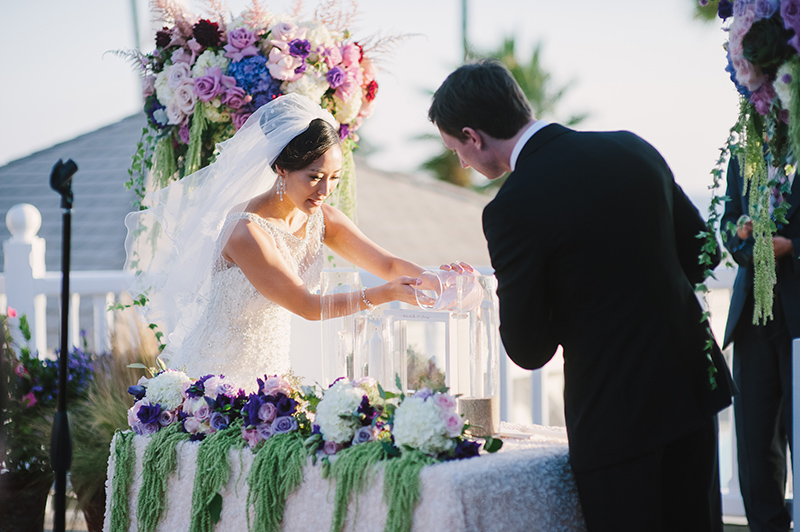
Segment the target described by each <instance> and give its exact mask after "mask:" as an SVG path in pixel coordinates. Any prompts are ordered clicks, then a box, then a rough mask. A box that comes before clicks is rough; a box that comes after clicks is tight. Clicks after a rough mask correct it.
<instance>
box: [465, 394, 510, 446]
mask: <svg viewBox="0 0 800 532" xmlns="http://www.w3.org/2000/svg"><path fill="white" fill-rule="evenodd" d="M458 413H459V414H461V415H463V416H464V417H465V418H466V419H467V422H468V423H469V425H470V429H469V430H470V432H471V433H472V434H473V435H474V436H491V435H492V434H497V432H498V431H499V430H500V398H499V397H497V396H496V395H493V396H491V397H459V398H458Z"/></svg>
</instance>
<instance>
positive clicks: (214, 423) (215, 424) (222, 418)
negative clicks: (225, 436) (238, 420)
mask: <svg viewBox="0 0 800 532" xmlns="http://www.w3.org/2000/svg"><path fill="white" fill-rule="evenodd" d="M229 424H230V419H228V416H226V415H225V414H221V413H219V412H214V413H213V414H211V420H210V421H209V425H211V428H212V429H214V430H222V429H226V428H228V425H229Z"/></svg>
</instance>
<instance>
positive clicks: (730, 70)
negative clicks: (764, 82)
mask: <svg viewBox="0 0 800 532" xmlns="http://www.w3.org/2000/svg"><path fill="white" fill-rule="evenodd" d="M725 72H728V73H729V74H730V75H731V81H732V82H733V84H734V85H736V90H737V91H739V94H741V95H742V96H744V97H745V98H747V99H748V100H749V99H750V94H751V92H750V90H748V88H747V87H745V86H744V85H740V84H739V81H738V80H737V79H736V69H734V68H733V63H731V53H730V52H728V66H726V67H725Z"/></svg>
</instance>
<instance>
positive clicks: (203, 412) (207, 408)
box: [194, 397, 213, 421]
mask: <svg viewBox="0 0 800 532" xmlns="http://www.w3.org/2000/svg"><path fill="white" fill-rule="evenodd" d="M204 399H205V401H203V402H202V403H201V404H200V406H199V407H197V410H195V411H194V417H196V418H197V419H199V420H200V421H205V420H206V419H208V417H209V416H210V415H211V405H210V404H209V403H211V402H213V401H211V399H209V398H208V397H205V398H204Z"/></svg>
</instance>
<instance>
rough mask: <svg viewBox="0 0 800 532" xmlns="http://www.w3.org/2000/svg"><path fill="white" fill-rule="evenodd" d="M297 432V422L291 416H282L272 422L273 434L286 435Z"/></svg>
mask: <svg viewBox="0 0 800 532" xmlns="http://www.w3.org/2000/svg"><path fill="white" fill-rule="evenodd" d="M295 430H297V420H296V419H295V418H293V417H291V416H281V417H279V418H275V421H273V422H272V433H273V434H285V433H287V432H292V431H295Z"/></svg>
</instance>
